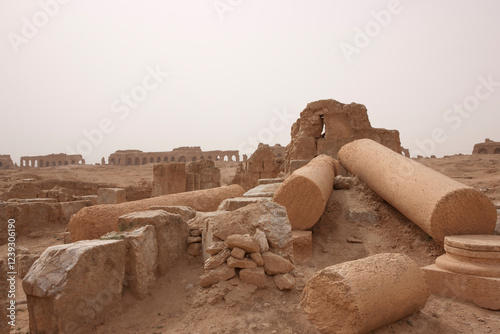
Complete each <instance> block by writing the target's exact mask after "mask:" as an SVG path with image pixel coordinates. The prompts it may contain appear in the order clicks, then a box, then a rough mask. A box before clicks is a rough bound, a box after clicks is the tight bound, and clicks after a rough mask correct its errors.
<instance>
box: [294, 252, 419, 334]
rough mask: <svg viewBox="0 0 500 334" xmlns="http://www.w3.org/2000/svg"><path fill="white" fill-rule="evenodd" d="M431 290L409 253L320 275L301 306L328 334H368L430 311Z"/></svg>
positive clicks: (354, 263) (307, 289) (346, 265)
mask: <svg viewBox="0 0 500 334" xmlns="http://www.w3.org/2000/svg"><path fill="white" fill-rule="evenodd" d="M428 297H429V290H428V288H427V283H426V281H425V277H424V274H423V273H422V272H421V271H420V268H419V267H418V266H417V264H416V263H415V262H414V261H413V260H412V259H410V258H409V257H407V256H406V255H403V254H377V255H374V256H370V257H367V258H364V259H361V260H356V261H351V262H344V263H341V264H337V265H334V266H331V267H327V268H325V269H323V270H321V271H319V272H317V273H316V274H315V275H314V276H313V277H312V278H311V279H310V280H309V281H308V282H307V284H306V286H305V288H304V292H303V293H302V300H301V302H300V305H301V306H302V309H303V310H304V312H305V314H306V317H307V319H309V320H310V321H311V322H312V323H313V324H314V326H315V327H316V329H317V330H318V331H319V332H321V333H323V334H325V333H328V334H333V333H342V334H350V333H352V334H354V333H356V334H363V333H369V332H371V331H373V330H375V329H377V328H380V327H382V326H385V325H388V324H390V323H393V322H396V321H398V320H400V319H402V318H404V317H407V316H409V315H411V314H413V313H415V312H418V311H419V310H421V309H422V308H424V306H425V304H426V303H427V299H428Z"/></svg>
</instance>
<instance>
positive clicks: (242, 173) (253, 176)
mask: <svg viewBox="0 0 500 334" xmlns="http://www.w3.org/2000/svg"><path fill="white" fill-rule="evenodd" d="M282 161H283V158H277V157H276V156H275V154H274V150H273V147H270V146H269V145H265V144H262V143H261V144H259V147H258V148H257V150H256V151H255V152H254V153H253V154H252V156H251V157H250V158H249V159H248V160H246V161H245V162H242V163H240V165H239V166H238V169H237V171H236V175H235V176H234V179H233V184H239V185H240V186H242V187H243V189H245V190H249V189H251V188H253V187H255V186H256V185H257V183H258V180H259V179H270V178H275V177H277V176H278V174H279V173H280V171H281V164H282Z"/></svg>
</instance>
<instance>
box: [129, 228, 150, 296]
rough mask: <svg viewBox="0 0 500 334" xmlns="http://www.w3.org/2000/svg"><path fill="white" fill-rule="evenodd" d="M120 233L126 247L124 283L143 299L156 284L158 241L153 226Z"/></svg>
mask: <svg viewBox="0 0 500 334" xmlns="http://www.w3.org/2000/svg"><path fill="white" fill-rule="evenodd" d="M122 235H123V241H125V244H126V247H127V258H126V266H125V275H126V276H125V278H126V280H125V283H126V284H127V285H128V286H129V287H130V289H131V290H132V293H133V294H134V295H135V296H136V297H137V298H139V299H143V298H145V297H147V296H148V294H149V291H150V290H151V288H152V287H153V286H154V285H155V284H156V273H157V271H158V243H157V241H156V232H155V228H154V227H153V226H151V225H148V226H143V227H141V228H139V229H137V230H135V231H132V232H126V233H123V234H122Z"/></svg>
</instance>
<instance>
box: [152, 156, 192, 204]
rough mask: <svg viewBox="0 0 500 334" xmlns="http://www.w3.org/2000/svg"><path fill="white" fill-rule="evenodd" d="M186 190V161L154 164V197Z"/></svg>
mask: <svg viewBox="0 0 500 334" xmlns="http://www.w3.org/2000/svg"><path fill="white" fill-rule="evenodd" d="M185 191H186V163H184V162H170V163H159V164H156V165H154V166H153V193H152V196H153V197H155V196H161V195H168V194H177V193H182V192H185Z"/></svg>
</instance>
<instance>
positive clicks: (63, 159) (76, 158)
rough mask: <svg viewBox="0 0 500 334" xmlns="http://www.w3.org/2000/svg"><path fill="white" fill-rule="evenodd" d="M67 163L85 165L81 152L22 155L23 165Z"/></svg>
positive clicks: (60, 164)
mask: <svg viewBox="0 0 500 334" xmlns="http://www.w3.org/2000/svg"><path fill="white" fill-rule="evenodd" d="M66 165H85V160H84V159H83V157H82V156H81V155H80V154H73V155H68V154H65V153H60V154H49V155H39V156H33V157H21V167H56V166H66Z"/></svg>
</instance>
